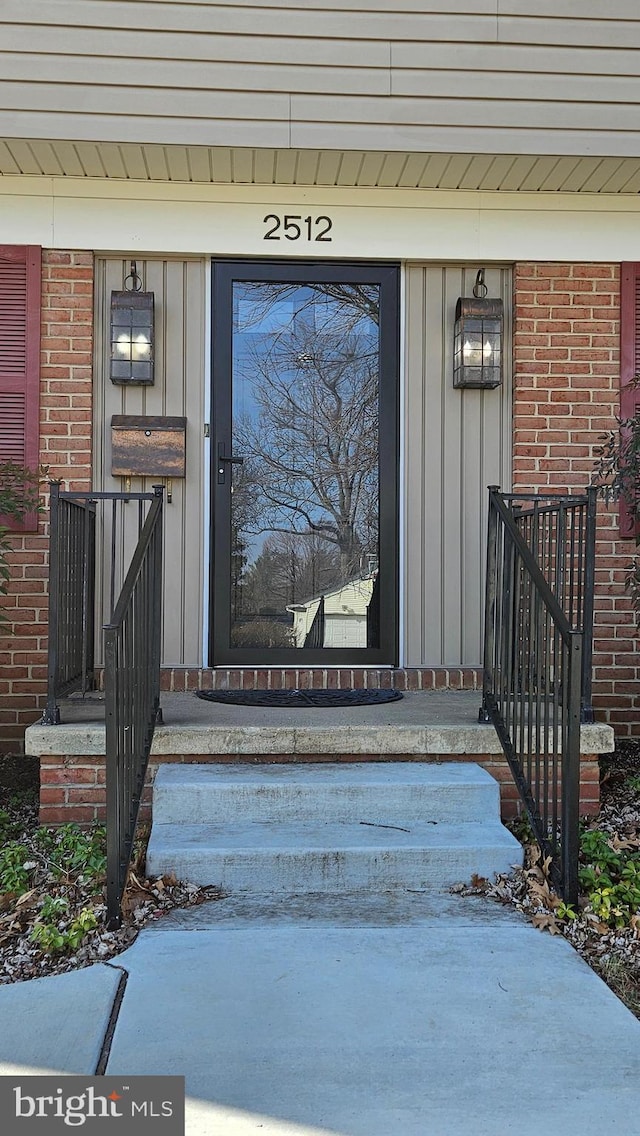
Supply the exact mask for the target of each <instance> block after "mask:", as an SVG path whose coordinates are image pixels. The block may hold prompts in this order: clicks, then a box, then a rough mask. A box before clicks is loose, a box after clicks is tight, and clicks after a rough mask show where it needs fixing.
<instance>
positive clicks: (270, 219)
mask: <svg viewBox="0 0 640 1136" xmlns="http://www.w3.org/2000/svg"><path fill="white" fill-rule="evenodd" d="M263 224H265V225H270V228H269V229H267V232H266V233H265V234H264V238H263V239H264V240H265V241H280V240H282V238H283V237H284V239H285V240H286V241H300V240H304V241H331V240H333V237H330V236H329V233H330V232H331V230H332V228H333V221H332V220H331V218H330V217H325V216H320V217H302V216H296V215H294V214H293V213H285V214H284V216H283V217H279V216H278V214H277V213H267V215H266V217H264V218H263Z"/></svg>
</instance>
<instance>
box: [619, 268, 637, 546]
mask: <svg viewBox="0 0 640 1136" xmlns="http://www.w3.org/2000/svg"><path fill="white" fill-rule="evenodd" d="M636 375H640V263H638V262H635V263H633V264H623V265H621V272H620V417H621V418H633V417H634V415H635V413H636V411H637V410H638V409H639V408H640V385H639V386H634V384H633V380H634V378H635V376H636ZM639 532H640V523H638V522H635V523H634V521H633V518H632V516H631V513H630V511H629V507H628V505H626V503H625V502H624V501H621V502H620V535H621V536H623V537H634V536H636V535H637V534H638V533H639Z"/></svg>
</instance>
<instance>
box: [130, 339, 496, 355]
mask: <svg viewBox="0 0 640 1136" xmlns="http://www.w3.org/2000/svg"><path fill="white" fill-rule="evenodd" d="M150 349H151V343H150V342H149V339H148V338H147V336H146V335H142V334H140V335H136V337H135V339H132V341H131V358H132V359H148V358H149V352H150ZM489 350H491V349H489Z"/></svg>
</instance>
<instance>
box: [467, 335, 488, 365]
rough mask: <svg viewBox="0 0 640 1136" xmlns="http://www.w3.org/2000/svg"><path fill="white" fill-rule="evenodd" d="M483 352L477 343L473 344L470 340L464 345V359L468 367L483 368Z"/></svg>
mask: <svg viewBox="0 0 640 1136" xmlns="http://www.w3.org/2000/svg"><path fill="white" fill-rule="evenodd" d="M482 355H483V350H482V348H481V347H480V345H479V344H478V343H477V342H474V343H471V342H470V341H469V340H468V339H466V340H465V342H464V343H463V345H462V358H463V362H464V364H465V366H466V367H481V366H482Z"/></svg>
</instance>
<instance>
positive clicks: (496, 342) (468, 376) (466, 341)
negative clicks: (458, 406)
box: [453, 268, 503, 388]
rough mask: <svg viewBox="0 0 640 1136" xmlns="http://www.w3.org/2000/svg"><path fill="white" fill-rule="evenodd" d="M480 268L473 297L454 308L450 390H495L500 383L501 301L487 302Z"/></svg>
mask: <svg viewBox="0 0 640 1136" xmlns="http://www.w3.org/2000/svg"><path fill="white" fill-rule="evenodd" d="M487 291H488V289H487V285H486V284H485V282H484V268H481V269H480V270H479V272H478V275H477V276H476V282H475V284H474V286H473V297H471V296H463V297H461V298H460V299H459V300H458V303H457V304H456V322H455V328H454V340H453V385H454V387H476V388H484V387H488V388H491V387H497V386H500V383H501V382H502V325H503V308H502V300H487V299H486V295H487Z"/></svg>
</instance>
